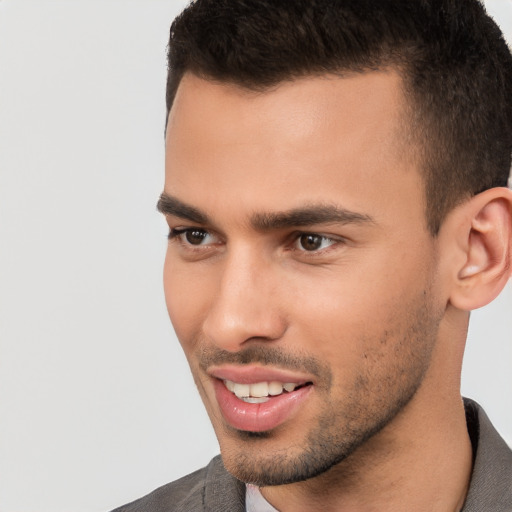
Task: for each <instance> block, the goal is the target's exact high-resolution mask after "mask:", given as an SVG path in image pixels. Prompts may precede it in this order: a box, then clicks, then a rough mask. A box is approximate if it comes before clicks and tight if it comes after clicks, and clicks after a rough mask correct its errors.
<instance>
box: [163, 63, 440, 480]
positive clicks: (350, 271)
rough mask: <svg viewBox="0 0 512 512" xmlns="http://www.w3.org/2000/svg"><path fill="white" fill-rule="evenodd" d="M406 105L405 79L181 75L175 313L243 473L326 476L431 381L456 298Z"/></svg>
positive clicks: (170, 216)
mask: <svg viewBox="0 0 512 512" xmlns="http://www.w3.org/2000/svg"><path fill="white" fill-rule="evenodd" d="M403 101H404V100H403V98H402V93H401V81H400V78H399V77H398V76H397V75H396V74H394V73H376V72H374V73H368V74H358V75H354V76H352V77H348V78H335V77H323V78H322V77H316V78H305V79H300V80H297V81H294V82H290V83H284V84H281V85H280V86H278V87H276V88H275V89H273V90H271V91H268V92H264V93H255V92H249V91H246V90H242V89H240V88H237V87H235V86H231V85H226V84H214V83H211V82H208V81H205V80H201V79H199V78H197V77H194V76H191V75H187V76H185V77H184V79H183V81H182V83H181V84H180V87H179V90H178V93H177V96H176V99H175V102H174V105H173V108H172V110H171V113H170V117H169V124H168V131H167V141H166V151H167V154H166V180H165V190H164V196H165V197H164V200H163V201H162V202H161V208H162V210H163V211H164V213H166V214H167V220H168V223H169V226H170V229H171V235H170V241H169V247H168V251H167V257H166V262H165V275H164V279H165V293H166V300H167V307H168V310H169V314H170V317H171V320H172V323H173V325H174V327H175V329H176V333H177V336H178V338H179V340H180V343H181V345H182V347H183V350H184V351H185V354H186V356H187V359H188V361H189V364H190V367H191V370H192V373H193V375H194V378H195V381H196V384H197V386H198V389H199V392H200V393H201V396H202V399H203V401H204V404H205V406H206V409H207V411H208V414H209V416H210V419H211V421H212V423H213V427H214V429H215V432H216V435H217V437H218V439H219V443H220V447H221V453H222V456H223V460H224V464H225V465H226V467H227V469H228V470H230V471H231V472H232V473H233V474H235V475H236V476H238V477H239V478H240V479H241V480H244V481H251V482H256V483H259V484H260V485H277V484H282V483H287V482H293V481H298V480H302V479H306V478H310V477H312V476H315V475H317V474H319V473H321V472H323V471H325V470H327V469H329V468H330V467H332V466H333V465H334V464H337V463H338V462H340V461H341V460H343V459H344V458H346V457H347V456H348V455H349V454H350V453H352V452H353V451H354V450H355V449H356V448H358V447H359V446H361V445H364V443H365V442H367V440H368V439H371V438H372V436H373V435H374V434H375V433H377V432H379V431H380V430H381V429H383V428H384V427H386V428H388V429H389V428H392V425H393V420H394V419H395V418H396V417H397V414H398V413H399V412H402V414H403V413H404V410H406V404H408V403H409V402H410V400H411V398H412V397H413V396H414V395H415V393H416V391H417V390H418V389H419V388H421V387H422V383H424V382H425V379H424V378H425V375H426V374H428V370H429V365H430V361H431V354H432V351H433V348H434V346H435V341H436V336H437V331H438V325H439V322H440V320H441V317H442V310H443V308H442V305H441V304H438V303H437V302H439V301H436V292H435V290H436V267H435V261H436V254H435V243H434V241H433V239H432V238H431V237H430V235H429V233H428V231H427V229H426V222H425V216H424V211H425V208H424V198H423V186H422V181H421V178H420V174H419V172H418V169H417V164H416V163H415V160H414V159H413V158H412V151H410V150H408V149H407V148H406V147H404V144H403V142H401V141H402V140H403V137H404V131H405V129H406V128H405V126H406V123H405V121H404V114H403V110H404V109H403ZM423 387H425V384H423ZM417 396H418V394H416V397H417ZM415 399H416V398H415Z"/></svg>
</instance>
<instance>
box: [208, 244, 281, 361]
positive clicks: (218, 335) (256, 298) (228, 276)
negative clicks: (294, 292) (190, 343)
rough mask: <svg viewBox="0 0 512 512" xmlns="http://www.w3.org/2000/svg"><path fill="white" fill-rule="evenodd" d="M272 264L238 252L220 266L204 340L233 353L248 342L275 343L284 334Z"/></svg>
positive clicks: (274, 270) (276, 279)
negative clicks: (215, 292)
mask: <svg viewBox="0 0 512 512" xmlns="http://www.w3.org/2000/svg"><path fill="white" fill-rule="evenodd" d="M276 274H278V272H277V270H276V269H274V268H273V265H272V262H270V261H265V260H264V259H263V258H261V257H260V258H257V257H255V256H254V255H249V254H247V251H245V252H244V251H240V252H237V253H235V252H234V251H233V254H231V255H229V256H227V257H226V258H225V260H224V261H223V262H222V271H221V272H220V275H219V280H218V290H217V294H216V295H215V297H214V299H213V300H212V303H211V304H210V308H209V311H208V313H207V315H206V318H205V320H204V323H203V334H204V335H205V336H206V339H208V340H209V341H211V342H212V343H214V344H215V345H217V346H218V347H219V348H221V349H223V350H228V351H231V352H236V351H238V350H240V349H241V348H242V346H243V345H244V344H246V343H248V342H250V341H255V340H257V341H275V340H278V339H279V338H281V337H282V335H283V334H284V332H285V331H286V327H287V326H286V321H285V315H284V314H283V311H282V309H283V304H282V303H281V304H280V303H279V302H280V301H279V293H278V288H279V278H278V275H276Z"/></svg>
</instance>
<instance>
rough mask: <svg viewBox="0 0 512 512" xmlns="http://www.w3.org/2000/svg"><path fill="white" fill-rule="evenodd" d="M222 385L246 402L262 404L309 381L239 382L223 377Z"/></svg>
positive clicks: (308, 384) (291, 391) (309, 384)
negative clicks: (299, 382)
mask: <svg viewBox="0 0 512 512" xmlns="http://www.w3.org/2000/svg"><path fill="white" fill-rule="evenodd" d="M223 382H224V385H225V386H226V388H227V389H228V391H230V392H231V393H233V394H234V395H235V396H236V397H237V398H239V399H240V400H242V401H243V402H245V403H248V404H263V403H266V402H268V401H269V400H270V399H271V398H272V397H277V396H281V395H282V394H283V393H293V392H294V391H296V390H298V389H300V388H302V387H304V386H311V385H312V383H311V382H305V383H303V384H297V383H295V382H278V381H270V382H265V381H263V382H255V383H253V384H241V383H238V382H233V381H232V380H227V379H225V380H224V381H223Z"/></svg>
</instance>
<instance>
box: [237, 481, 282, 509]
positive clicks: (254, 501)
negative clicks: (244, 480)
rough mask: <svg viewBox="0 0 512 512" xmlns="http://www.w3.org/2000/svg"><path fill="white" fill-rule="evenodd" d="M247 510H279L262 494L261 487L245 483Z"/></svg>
mask: <svg viewBox="0 0 512 512" xmlns="http://www.w3.org/2000/svg"><path fill="white" fill-rule="evenodd" d="M245 510H246V512H279V511H278V510H277V509H276V508H274V507H273V506H272V505H271V504H270V503H269V502H268V501H267V500H266V499H265V498H264V497H263V494H261V492H260V489H259V487H257V486H255V485H251V484H246V485H245Z"/></svg>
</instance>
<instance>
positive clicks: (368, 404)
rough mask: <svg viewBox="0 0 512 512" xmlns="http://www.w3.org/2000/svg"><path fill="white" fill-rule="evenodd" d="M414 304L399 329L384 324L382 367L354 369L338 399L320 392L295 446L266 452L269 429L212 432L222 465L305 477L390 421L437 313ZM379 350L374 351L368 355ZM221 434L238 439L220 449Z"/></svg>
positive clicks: (266, 476)
mask: <svg viewBox="0 0 512 512" xmlns="http://www.w3.org/2000/svg"><path fill="white" fill-rule="evenodd" d="M423 299H424V297H423ZM415 306H416V307H415V308H413V309H409V311H413V312H414V313H413V314H411V313H410V314H409V322H408V323H407V324H406V325H405V326H404V325H403V324H402V327H401V328H398V329H397V331H398V332H399V333H400V335H399V336H398V337H397V336H396V334H397V332H394V333H393V332H391V331H389V330H388V331H386V333H385V334H384V335H383V336H382V339H381V340H380V343H379V344H378V346H380V347H383V350H384V349H387V350H388V351H389V352H394V354H391V356H390V355H389V354H388V356H387V364H388V366H387V368H382V367H378V366H377V367H372V369H373V370H375V372H374V373H372V372H371V371H368V372H366V373H365V374H364V375H360V376H359V378H358V379H357V381H356V382H355V383H354V384H353V386H352V390H351V392H350V394H349V395H348V396H347V395H346V394H345V395H344V399H343V400H338V401H336V400H335V399H334V397H333V393H332V392H331V393H330V394H326V397H328V398H326V400H325V408H324V409H323V412H322V414H321V415H320V416H319V417H318V419H317V421H316V425H315V426H314V427H313V428H312V429H311V430H310V431H309V432H308V433H307V435H306V436H305V437H304V440H303V441H302V442H300V445H301V446H300V447H298V442H297V440H294V441H293V443H292V444H293V446H291V445H290V446H288V447H286V446H283V449H282V450H278V451H275V450H271V451H270V453H268V450H267V449H266V446H265V443H266V442H267V440H269V441H271V440H272V438H273V437H274V433H273V432H262V433H251V432H242V431H233V430H231V431H230V432H224V433H223V434H221V435H219V432H217V434H218V435H219V441H220V445H221V454H222V458H223V461H224V465H225V466H226V469H227V470H228V471H229V472H230V473H231V474H233V475H234V476H235V477H236V478H238V479H239V480H241V481H243V482H246V483H252V484H255V485H258V486H261V487H264V486H276V485H285V484H290V483H295V482H300V481H304V480H308V479H310V478H314V477H317V476H319V475H321V474H322V473H325V472H326V471H328V470H330V469H331V468H333V467H335V466H337V465H339V464H340V463H341V462H343V461H346V460H347V459H348V457H349V456H350V455H351V454H353V453H354V452H355V451H356V450H357V449H358V448H359V447H361V446H363V445H364V444H365V443H366V442H367V441H368V440H369V439H371V438H373V437H374V436H375V434H377V433H378V432H380V431H381V430H382V429H383V428H384V427H385V426H386V425H388V424H389V423H391V422H392V421H393V419H394V418H395V417H396V416H397V415H398V414H399V413H400V411H402V410H403V409H404V408H405V407H406V406H407V404H408V403H409V402H410V401H411V400H412V398H413V397H414V395H415V394H416V392H417V391H418V389H419V387H420V386H421V384H422V382H423V379H424V376H425V373H426V371H427V370H428V368H429V365H430V360H431V355H432V350H433V347H434V345H435V340H436V337H437V331H438V327H439V322H440V315H435V314H433V311H432V308H431V307H428V305H426V304H425V302H422V304H419V305H418V304H415ZM411 316H413V318H411ZM393 334H394V335H395V336H393ZM392 337H393V339H392ZM381 356H382V355H381V354H380V353H379V354H376V355H375V356H374V360H379V358H380V357H381ZM376 364H378V363H376ZM331 391H332V390H331ZM341 396H343V395H341ZM225 435H228V436H229V437H230V442H229V445H230V446H231V447H232V446H233V444H237V443H238V446H237V449H236V450H233V449H232V448H230V449H226V450H224V449H223V444H224V443H223V439H222V438H223V436H225Z"/></svg>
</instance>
